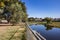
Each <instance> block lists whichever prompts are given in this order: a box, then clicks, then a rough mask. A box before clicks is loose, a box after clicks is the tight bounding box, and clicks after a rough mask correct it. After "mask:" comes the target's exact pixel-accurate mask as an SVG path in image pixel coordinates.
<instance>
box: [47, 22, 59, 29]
mask: <svg viewBox="0 0 60 40" xmlns="http://www.w3.org/2000/svg"><path fill="white" fill-rule="evenodd" d="M47 25H49V26H53V27H59V28H60V22H52V23H51V24H47Z"/></svg>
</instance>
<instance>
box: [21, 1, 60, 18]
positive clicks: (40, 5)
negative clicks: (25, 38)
mask: <svg viewBox="0 0 60 40" xmlns="http://www.w3.org/2000/svg"><path fill="white" fill-rule="evenodd" d="M22 1H23V2H25V4H26V7H27V13H28V15H29V17H39V18H44V17H52V18H60V0H22Z"/></svg>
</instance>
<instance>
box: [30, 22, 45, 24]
mask: <svg viewBox="0 0 60 40" xmlns="http://www.w3.org/2000/svg"><path fill="white" fill-rule="evenodd" d="M29 24H46V22H29Z"/></svg>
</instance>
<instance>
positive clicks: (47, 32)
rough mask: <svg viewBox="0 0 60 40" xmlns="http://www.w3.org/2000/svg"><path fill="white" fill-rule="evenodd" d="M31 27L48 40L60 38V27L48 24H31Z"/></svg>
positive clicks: (59, 39) (58, 39)
mask: <svg viewBox="0 0 60 40" xmlns="http://www.w3.org/2000/svg"><path fill="white" fill-rule="evenodd" d="M30 27H31V28H32V29H33V30H35V31H37V32H39V33H40V34H41V35H42V36H43V37H45V38H46V39H47V40H60V28H57V27H52V26H46V25H31V26H30Z"/></svg>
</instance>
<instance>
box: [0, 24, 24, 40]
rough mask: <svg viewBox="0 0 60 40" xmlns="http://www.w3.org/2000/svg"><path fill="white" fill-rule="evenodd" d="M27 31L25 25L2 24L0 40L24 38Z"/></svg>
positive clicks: (19, 39)
mask: <svg viewBox="0 0 60 40" xmlns="http://www.w3.org/2000/svg"><path fill="white" fill-rule="evenodd" d="M24 33H25V25H24V24H21V25H20V26H0V40H22V38H23V36H24Z"/></svg>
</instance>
